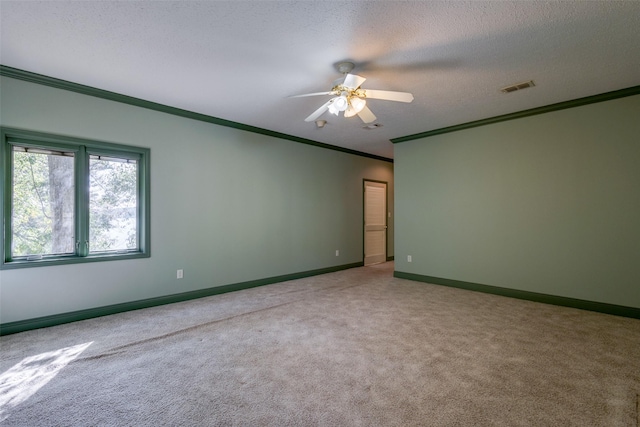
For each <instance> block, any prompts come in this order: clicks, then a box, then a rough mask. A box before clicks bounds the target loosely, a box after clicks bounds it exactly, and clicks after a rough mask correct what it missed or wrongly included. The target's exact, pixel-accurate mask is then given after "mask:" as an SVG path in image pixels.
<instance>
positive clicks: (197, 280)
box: [0, 77, 394, 323]
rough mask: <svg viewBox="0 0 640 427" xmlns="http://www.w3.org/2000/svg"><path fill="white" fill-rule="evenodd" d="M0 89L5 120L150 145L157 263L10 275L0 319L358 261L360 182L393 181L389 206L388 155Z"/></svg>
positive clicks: (41, 89)
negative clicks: (181, 272) (370, 154)
mask: <svg viewBox="0 0 640 427" xmlns="http://www.w3.org/2000/svg"><path fill="white" fill-rule="evenodd" d="M1 84H2V89H1V91H2V92H1V97H0V100H1V104H0V108H1V109H0V113H1V115H0V121H1V123H2V125H4V126H10V127H16V128H23V129H28V130H35V131H41V132H48V133H53V134H62V135H68V136H74V137H80V138H86V139H96V140H100V141H106V142H114V143H120V144H128V145H137V146H142V147H149V148H150V149H151V258H148V259H137V260H124V261H114V262H96V263H86V264H74V265H65V266H50V267H36V268H23V269H14V270H2V271H0V299H1V302H0V322H2V323H5V322H15V321H21V320H25V319H33V318H36V317H41V316H49V315H55V314H59V313H66V312H71V311H76V310H83V309H90V308H94V307H102V306H106V305H111V304H119V303H125V302H130V301H137V300H142V299H147V298H154V297H160V296H165V295H171V294H178V293H182V292H188V291H194V290H199V289H206V288H211V287H216V286H223V285H228V284H234V283H240V282H246V281H251V280H259V279H264V278H269V277H274V276H280V275H287V274H292V273H299V272H305V271H312V270H316V269H323V268H328V267H334V266H342V265H348V264H352V263H358V262H362V260H363V254H362V245H363V241H362V180H363V179H364V178H367V179H374V180H383V181H388V182H389V201H390V210H391V212H393V164H392V163H390V162H385V161H380V160H376V159H370V158H366V157H361V156H357V155H353V154H347V153H342V152H338V151H333V150H328V149H324V148H319V147H315V146H312V145H305V144H300V143H296V142H292V141H288V140H283V139H279V138H274V137H271V136H266V135H261V134H256V133H251V132H246V131H242V130H238V129H233V128H229V127H224V126H219V125H215V124H211V123H205V122H201V121H197V120H191V119H188V118H184V117H177V116H174V115H170V114H166V113H162V112H158V111H152V110H148V109H144V108H140V107H136V106H132V105H127V104H122V103H118V102H114V101H110V100H105V99H100V98H96V97H92V96H87V95H83V94H79V93H75V92H70V91H65V90H62V89H55V88H51V87H47V86H43V85H39V84H35V83H30V82H25V81H21V80H16V79H12V78H8V77H2V78H1ZM388 241H389V247H388V255H389V256H392V255H393V241H394V236H393V221H391V223H390V231H389V239H388ZM336 249H339V250H340V256H339V257H336V256H335V250H336ZM179 268H181V269H184V279H182V280H177V279H176V270H177V269H179Z"/></svg>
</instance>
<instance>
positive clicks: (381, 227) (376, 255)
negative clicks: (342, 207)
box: [364, 181, 387, 265]
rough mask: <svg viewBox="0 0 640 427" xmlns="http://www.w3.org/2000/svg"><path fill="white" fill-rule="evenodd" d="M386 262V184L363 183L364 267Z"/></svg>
mask: <svg viewBox="0 0 640 427" xmlns="http://www.w3.org/2000/svg"><path fill="white" fill-rule="evenodd" d="M386 260H387V184H386V183H383V182H374V181H365V182H364V265H371V264H377V263H379V262H385V261H386Z"/></svg>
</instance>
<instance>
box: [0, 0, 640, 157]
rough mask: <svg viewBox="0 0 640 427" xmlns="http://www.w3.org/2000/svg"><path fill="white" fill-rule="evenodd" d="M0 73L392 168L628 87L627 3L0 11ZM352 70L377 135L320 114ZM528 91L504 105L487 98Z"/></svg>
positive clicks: (12, 7)
mask: <svg viewBox="0 0 640 427" xmlns="http://www.w3.org/2000/svg"><path fill="white" fill-rule="evenodd" d="M0 14H1V21H0V24H1V33H0V36H1V45H0V63H2V65H5V66H9V67H14V68H19V69H22V70H26V71H31V72H35V73H40V74H44V75H47V76H50V77H55V78H60V79H64V80H69V81H72V82H75V83H80V84H84V85H89V86H93V87H96V88H99V89H105V90H109V91H112V92H117V93H121V94H125V95H129V96H133V97H137V98H141V99H144V100H148V101H153V102H157V103H161V104H166V105H169V106H172V107H178V108H181V109H185V110H190V111H194V112H198V113H203V114H207V115H210V116H214V117H218V118H222V119H226V120H230V121H234V122H240V123H244V124H247V125H251V126H256V127H259V128H264V129H268V130H272V131H276V132H282V133H285V134H289V135H293V136H297V137H301V138H307V139H311V140H314V141H319V142H323V143H328V144H332V145H336V146H341V147H346V148H350V149H354V150H358V151H362V152H366V153H370V154H375V155H379V156H384V157H389V158H392V157H393V145H392V143H391V142H389V140H390V139H391V138H398V137H402V136H406V135H411V134H415V133H420V132H426V131H430V130H434V129H439V128H443V127H447V126H452V125H456V124H461V123H466V122H470V121H474V120H480V119H484V118H488V117H494V116H498V115H502V114H508V113H512V112H516V111H522V110H526V109H530V108H535V107H540V106H544V105H549V104H553V103H557V102H562V101H568V100H572V99H576V98H581V97H585V96H590V95H595V94H600V93H604V92H609V91H613V90H617V89H623V88H628V87H632V86H637V85H640V30H639V28H640V1H619V2H599V1H589V2H587V1H554V2H543V1H530V2H528V1H514V2H512V1H499V2H483V1H471V2H462V1H460V2H449V1H447V2H431V1H420V2H407V1H403V2H392V1H379V2H378V1H349V2H345V1H331V2H320V1H313V2H311V1H309V2H306V1H295V2H281V1H231V2H223V1H211V2H195V1H164V2H155V1H154V2H112V1H98V2H75V1H74V2H67V1H56V2H35V1H33V2H28V1H17V2H10V1H2V2H0ZM346 59H348V60H351V61H353V62H354V63H355V64H356V68H355V69H354V71H353V72H354V73H356V74H360V75H362V76H364V77H366V78H367V81H366V82H365V83H364V84H363V88H365V89H367V88H368V89H386V90H396V91H407V92H412V93H413V94H414V97H415V100H414V102H413V103H411V104H403V103H395V102H390V101H381V100H369V103H368V106H369V107H370V108H371V110H372V111H373V112H374V114H375V115H376V116H377V117H378V122H379V123H380V124H381V125H382V127H380V128H378V129H375V130H365V129H363V128H362V126H363V123H362V121H361V120H360V119H359V118H357V117H354V118H349V119H345V118H343V117H339V118H338V117H335V116H331V115H329V114H328V113H327V114H325V115H324V116H323V117H321V118H323V119H326V120H327V121H328V124H327V125H326V126H325V127H324V128H323V129H316V127H315V124H314V123H306V122H304V118H305V117H307V116H308V115H309V114H311V112H313V111H314V110H315V109H316V108H317V107H319V106H320V105H321V104H322V103H323V102H325V101H326V100H328V98H326V97H310V98H293V99H291V98H287V97H288V96H290V95H296V94H301V93H307V92H319V91H326V90H329V89H330V88H331V86H332V82H333V81H334V80H335V79H336V78H338V77H340V74H339V73H338V72H337V71H336V70H335V68H334V64H335V63H336V62H339V61H342V60H346ZM527 80H534V81H535V83H536V86H535V87H534V88H531V89H527V90H522V91H518V92H514V93H510V94H503V93H501V92H500V88H502V87H504V86H508V85H510V84H514V83H519V82H523V81H527Z"/></svg>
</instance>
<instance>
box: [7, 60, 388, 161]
mask: <svg viewBox="0 0 640 427" xmlns="http://www.w3.org/2000/svg"><path fill="white" fill-rule="evenodd" d="M0 76H6V77H11V78H12V79H17V80H23V81H26V82H31V83H37V84H41V85H44V86H49V87H53V88H56V89H64V90H68V91H70V92H76V93H81V94H83V95H89V96H95V97H97V98H102V99H108V100H110V101H116V102H121V103H123V104H129V105H133V106H136V107H141V108H147V109H149V110H155V111H160V112H162V113H167V114H173V115H174V116H180V117H186V118H188V119H193V120H199V121H202V122H207V123H213V124H215V125H220V126H225V127H230V128H234V129H239V130H243V131H247V132H253V133H257V134H261V135H267V136H272V137H274V138H280V139H286V140H289V141H294V142H299V143H301V144H307V145H313V146H314V147H320V148H326V149H328V150H333V151H340V152H342V153H347V154H353V155H356V156H360V157H367V158H370V159H375V160H382V161H384V162H389V163H393V159H390V158H387V157H383V156H378V155H375V154H369V153H365V152H362V151H357V150H352V149H350V148H344V147H338V146H337V145H331V144H325V143H324V142H318V141H313V140H311V139H306V138H301V137H298V136H293V135H288V134H285V133H281V132H276V131H272V130H269V129H263V128H259V127H256V126H251V125H245V124H244V123H238V122H233V121H231V120H226V119H221V118H219V117H213V116H208V115H206V114H201V113H196V112H193V111H189V110H183V109H181V108H177V107H171V106H169V105H164V104H159V103H157V102H152V101H147V100H144V99H140V98H134V97H132V96H128V95H122V94H120V93H116V92H111V91H108V90H103V89H98V88H95V87H92V86H86V85H82V84H79V83H74V82H70V81H67V80H61V79H57V78H55V77H49V76H45V75H43V74H37V73H33V72H31V71H25V70H20V69H18V68H13V67H8V66H6V65H1V64H0Z"/></svg>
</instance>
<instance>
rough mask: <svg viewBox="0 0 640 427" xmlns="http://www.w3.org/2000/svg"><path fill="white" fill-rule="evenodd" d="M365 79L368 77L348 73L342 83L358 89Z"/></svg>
mask: <svg viewBox="0 0 640 427" xmlns="http://www.w3.org/2000/svg"><path fill="white" fill-rule="evenodd" d="M365 80H367V79H365V78H364V77H362V76H357V75H355V74H347V77H345V78H344V82H343V83H342V85H343V86H346V87H349V88H352V89H357V88H359V87H360V85H361V84H362V83H364V81H365Z"/></svg>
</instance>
